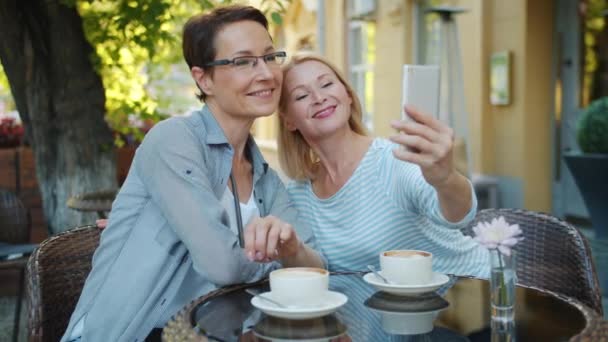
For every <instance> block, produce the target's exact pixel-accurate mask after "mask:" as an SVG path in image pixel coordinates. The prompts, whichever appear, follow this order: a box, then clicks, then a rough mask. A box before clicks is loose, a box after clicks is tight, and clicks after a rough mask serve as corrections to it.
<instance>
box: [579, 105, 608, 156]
mask: <svg viewBox="0 0 608 342" xmlns="http://www.w3.org/2000/svg"><path fill="white" fill-rule="evenodd" d="M577 140H578V145H579V146H580V148H581V150H583V152H585V153H608V96H606V97H603V98H600V99H597V100H595V101H593V102H591V104H589V106H588V107H587V109H586V110H585V112H584V113H583V114H582V116H581V118H580V120H579V122H578V127H577Z"/></svg>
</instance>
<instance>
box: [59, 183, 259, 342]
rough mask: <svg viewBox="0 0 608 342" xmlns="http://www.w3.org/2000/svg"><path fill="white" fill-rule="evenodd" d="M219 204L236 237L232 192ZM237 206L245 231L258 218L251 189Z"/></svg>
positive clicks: (78, 330) (75, 336)
mask: <svg viewBox="0 0 608 342" xmlns="http://www.w3.org/2000/svg"><path fill="white" fill-rule="evenodd" d="M220 203H221V205H222V207H223V208H224V209H225V210H226V212H227V213H228V219H229V220H228V222H229V224H228V226H229V227H230V230H231V231H232V232H233V233H234V234H235V235H238V231H239V230H238V227H237V223H236V213H235V212H236V210H234V196H233V195H232V191H230V189H229V188H228V187H226V191H224V194H223V195H222V198H221V199H220ZM239 204H240V205H241V218H242V222H243V229H245V227H246V226H247V224H248V223H249V222H250V221H251V220H253V219H254V218H257V217H260V210H259V209H258V206H257V205H256V204H255V198H254V196H253V187H252V189H251V194H250V195H249V200H248V201H247V203H239ZM168 317H170V316H168ZM85 319H86V315H85V316H84V317H82V318H81V319H80V320H79V321H78V323H76V325H75V326H74V329H72V335H71V337H70V339H78V338H79V337H80V336H81V335H82V331H83V329H84V323H85Z"/></svg>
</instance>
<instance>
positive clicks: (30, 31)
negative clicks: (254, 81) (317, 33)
mask: <svg viewBox="0 0 608 342" xmlns="http://www.w3.org/2000/svg"><path fill="white" fill-rule="evenodd" d="M218 2H219V3H222V4H224V3H228V2H230V1H229V0H228V1H218ZM281 2H282V1H281V0H275V1H265V0H262V1H261V4H262V5H263V6H265V9H266V10H267V11H270V12H272V14H271V16H272V19H273V20H275V21H280V15H279V14H278V12H277V11H276V10H275V9H278V10H281V9H282V10H284V7H283V6H284V5H283V4H282V3H281ZM215 5H217V3H216V2H211V1H207V0H202V1H196V0H189V1H179V0H175V1H171V0H115V1H109V0H46V1H41V0H2V1H0V32H2V39H0V62H1V63H2V66H3V68H4V71H5V73H6V76H7V78H8V81H9V84H10V89H11V92H12V95H13V98H14V101H15V104H16V107H17V110H18V111H19V113H20V116H21V118H22V120H23V123H24V126H25V128H26V134H27V139H28V141H29V142H30V145H31V146H32V149H33V152H34V157H35V162H36V176H37V179H38V183H39V184H40V191H41V195H42V202H43V209H44V214H45V216H46V218H47V221H48V223H49V228H50V230H51V233H57V232H60V231H63V230H66V229H68V228H70V227H73V226H75V225H79V224H83V223H90V222H92V221H93V220H94V218H95V217H94V216H93V215H92V214H82V213H79V212H76V211H74V210H71V209H68V208H67V207H66V201H67V199H68V198H69V197H70V196H71V195H73V194H77V193H82V192H87V191H91V190H95V189H108V188H115V187H116V186H117V184H116V179H115V169H116V168H115V160H114V152H113V144H114V137H113V135H112V131H111V129H110V128H109V127H108V123H107V122H109V123H110V124H111V125H113V127H112V128H113V129H116V130H123V131H125V132H126V131H128V130H129V128H128V126H125V125H124V123H125V122H126V116H127V115H128V114H131V113H132V114H137V115H140V116H143V117H147V118H151V119H154V120H158V119H159V118H160V117H161V115H160V114H161V113H160V112H159V111H158V108H156V106H155V101H154V100H152V99H151V98H150V96H149V94H147V91H146V89H145V84H146V82H147V79H146V77H145V76H142V68H145V67H146V66H148V67H149V66H151V65H153V64H154V63H156V64H161V65H162V64H163V63H164V64H170V63H171V62H172V61H175V60H176V59H177V56H179V51H181V49H179V48H178V47H177V46H179V39H178V38H179V33H178V32H179V29H180V28H181V24H183V23H184V22H185V18H186V17H188V16H190V15H191V14H192V13H196V12H197V11H199V10H201V9H209V8H211V7H214V6H215ZM104 84H105V87H104ZM104 118H105V120H104ZM106 121H107V122H106Z"/></svg>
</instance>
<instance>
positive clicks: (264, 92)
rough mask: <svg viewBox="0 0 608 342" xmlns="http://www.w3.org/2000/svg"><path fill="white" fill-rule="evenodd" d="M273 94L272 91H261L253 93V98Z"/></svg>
mask: <svg viewBox="0 0 608 342" xmlns="http://www.w3.org/2000/svg"><path fill="white" fill-rule="evenodd" d="M271 93H272V91H271V90H260V91H255V92H253V93H251V95H253V96H269V95H270V94H271Z"/></svg>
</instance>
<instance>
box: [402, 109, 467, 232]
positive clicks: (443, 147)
mask: <svg viewBox="0 0 608 342" xmlns="http://www.w3.org/2000/svg"><path fill="white" fill-rule="evenodd" d="M404 110H405V111H407V113H408V116H409V117H411V118H412V119H413V121H395V122H393V123H392V124H391V125H392V126H393V127H394V128H396V129H397V130H399V131H400V134H398V135H395V136H392V137H391V140H392V141H393V142H395V143H398V144H400V145H402V146H403V147H402V148H399V149H396V150H394V151H393V154H394V155H395V157H396V158H397V159H400V160H403V161H407V162H410V163H414V164H416V165H418V166H419V167H420V170H421V171H422V176H423V177H424V179H425V181H426V182H427V183H428V184H430V185H431V186H432V187H433V188H434V189H435V191H436V192H437V198H438V200H439V206H440V208H441V213H442V214H443V216H444V218H445V219H446V220H448V221H450V222H459V221H460V220H462V219H463V218H465V216H466V215H467V213H469V212H470V211H471V208H472V206H473V201H472V198H473V193H472V190H471V185H470V183H469V182H468V180H467V179H466V178H465V177H464V176H463V175H461V174H459V173H458V171H456V169H455V167H454V165H453V157H452V149H453V146H454V131H453V130H452V129H451V128H450V127H448V126H446V125H445V124H443V123H442V122H441V121H439V120H436V119H435V118H433V117H431V116H429V115H425V114H424V113H421V112H419V111H417V110H415V109H413V108H409V107H408V108H405V109H404Z"/></svg>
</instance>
